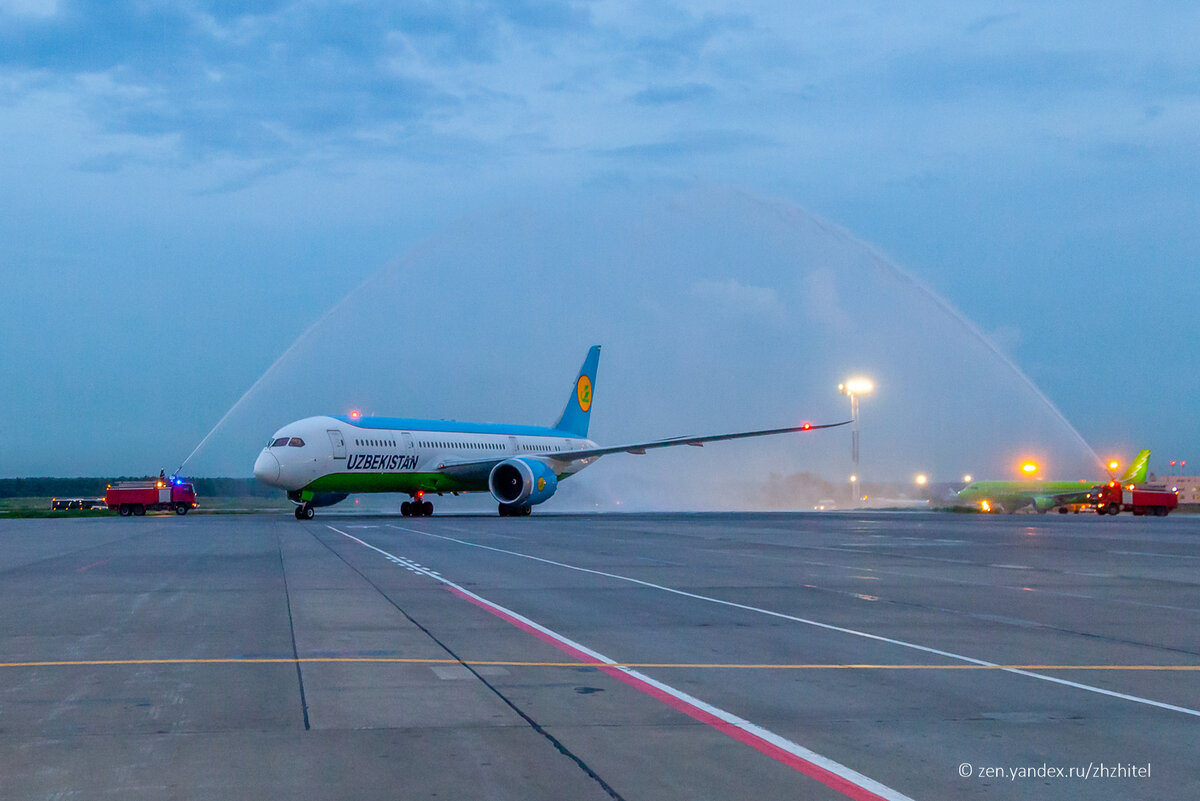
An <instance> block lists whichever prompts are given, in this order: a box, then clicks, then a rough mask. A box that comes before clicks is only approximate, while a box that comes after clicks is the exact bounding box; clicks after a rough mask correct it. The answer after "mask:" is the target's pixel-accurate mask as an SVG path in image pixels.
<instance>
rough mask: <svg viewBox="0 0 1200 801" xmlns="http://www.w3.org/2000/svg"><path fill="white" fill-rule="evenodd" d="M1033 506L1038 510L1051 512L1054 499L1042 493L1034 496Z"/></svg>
mask: <svg viewBox="0 0 1200 801" xmlns="http://www.w3.org/2000/svg"><path fill="white" fill-rule="evenodd" d="M1033 508H1034V511H1037V512H1049V511H1050V510H1051V509H1053V508H1054V499H1053V498H1046V497H1044V496H1042V495H1035V496H1033Z"/></svg>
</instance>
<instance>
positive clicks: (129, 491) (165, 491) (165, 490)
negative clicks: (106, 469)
mask: <svg viewBox="0 0 1200 801" xmlns="http://www.w3.org/2000/svg"><path fill="white" fill-rule="evenodd" d="M104 501H105V503H107V504H108V508H109V509H116V510H117V511H118V512H120V514H121V516H122V517H128V516H129V515H137V516H139V517H140V516H142V515H144V514H146V512H148V511H161V512H167V511H173V512H175V514H177V515H186V514H187V513H188V511H189V510H191V509H195V508H196V506H197V504H196V490H195V488H194V487H193V486H192V485H191V484H188V483H186V482H183V481H179V480H177V479H173V480H169V481H120V482H118V483H116V484H109V485H108V491H107V492H106V493H105V494H104Z"/></svg>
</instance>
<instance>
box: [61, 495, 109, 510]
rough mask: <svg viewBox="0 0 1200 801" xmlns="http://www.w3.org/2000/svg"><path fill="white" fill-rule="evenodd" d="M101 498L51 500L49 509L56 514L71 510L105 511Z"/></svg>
mask: <svg viewBox="0 0 1200 801" xmlns="http://www.w3.org/2000/svg"><path fill="white" fill-rule="evenodd" d="M107 508H108V506H107V505H106V504H105V502H104V499H103V498H51V499H50V509H51V510H53V511H56V512H64V511H69V510H71V509H107Z"/></svg>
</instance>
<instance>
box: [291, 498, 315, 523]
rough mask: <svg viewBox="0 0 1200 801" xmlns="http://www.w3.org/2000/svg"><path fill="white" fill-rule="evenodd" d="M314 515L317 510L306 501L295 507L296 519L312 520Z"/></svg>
mask: <svg viewBox="0 0 1200 801" xmlns="http://www.w3.org/2000/svg"><path fill="white" fill-rule="evenodd" d="M316 516H317V510H316V509H314V508H313V505H312V504H311V503H308V502H307V501H305V502H304V503H302V504H300V505H299V506H297V507H296V519H297V520H312V519H313V518H314V517H316Z"/></svg>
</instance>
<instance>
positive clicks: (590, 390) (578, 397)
mask: <svg viewBox="0 0 1200 801" xmlns="http://www.w3.org/2000/svg"><path fill="white" fill-rule="evenodd" d="M599 364H600V346H599V345H593V346H592V347H591V349H590V350H589V351H588V352H587V357H586V358H584V360H583V366H582V367H580V368H579V375H578V376H576V378H575V382H574V383H573V384H571V395H570V397H569V398H567V406H566V408H565V409H563V413H562V417H560V418H558V422H557V423H555V424H554V428H557V429H558V430H559V431H566V432H568V433H570V434H573V435H575V436H577V437H586V436H587V433H588V421H589V420H590V419H591V416H592V397H593V395H594V394H595V392H596V367H597V365H599Z"/></svg>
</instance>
